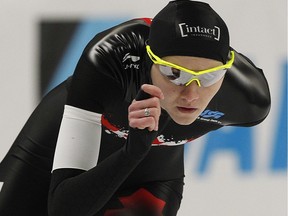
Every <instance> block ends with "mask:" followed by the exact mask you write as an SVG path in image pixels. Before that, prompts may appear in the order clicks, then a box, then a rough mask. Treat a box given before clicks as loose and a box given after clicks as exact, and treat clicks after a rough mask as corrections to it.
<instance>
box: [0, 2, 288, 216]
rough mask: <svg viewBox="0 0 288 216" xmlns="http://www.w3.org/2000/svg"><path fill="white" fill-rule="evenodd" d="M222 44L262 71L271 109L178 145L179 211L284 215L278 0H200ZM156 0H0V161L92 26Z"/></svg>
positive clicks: (151, 10)
mask: <svg viewBox="0 0 288 216" xmlns="http://www.w3.org/2000/svg"><path fill="white" fill-rule="evenodd" d="M206 2H207V3H209V4H210V5H211V6H212V7H213V8H214V9H215V10H216V11H217V12H218V13H219V14H220V16H221V17H222V18H223V19H224V20H225V21H226V23H227V25H228V28H229V29H230V35H231V45H232V47H233V48H234V49H236V50H237V51H238V52H241V53H243V54H245V55H246V56H248V57H249V58H250V59H251V60H253V62H254V63H255V64H256V65H257V66H258V67H260V68H262V69H263V71H264V73H265V75H266V77H267V80H268V83H269V85H270V90H271V96H272V107H271V112H270V114H269V116H268V117H267V119H266V120H265V121H264V122H263V123H262V124H260V125H258V126H256V127H253V128H238V127H235V128H232V127H231V128H229V127H228V128H224V129H221V130H219V131H216V132H213V133H210V134H208V135H206V136H204V137H202V138H200V139H198V140H195V141H193V142H191V143H189V144H187V145H186V146H185V147H186V152H185V164H186V180H185V183H186V184H185V192H184V199H183V201H182V206H181V209H180V211H179V214H178V215H179V216H188V215H201V216H211V215H221V216H231V215H233V216H243V215H245V216H255V215H261V216H286V215H287V1H286V0H275V1H268V0H267V1H263V0H242V1H236V0H230V1H228V0H207V1H206ZM167 3H168V1H164V0H138V1H128V0H122V1H118V0H105V1H104V0H103V1H102V0H97V1H95V0H94V1H92V0H82V1H79V0H57V1H56V0H49V1H48V0H26V1H19V0H18V1H17V0H0V75H1V76H0V100H1V105H0V110H1V115H0V136H1V144H0V160H2V158H3V157H4V155H5V154H6V152H7V151H8V149H9V148H10V146H11V145H12V143H13V141H14V139H15V138H16V136H17V134H18V132H19V131H20V130H21V128H22V126H23V125H24V123H25V121H26V120H27V118H28V117H29V116H30V114H31V112H32V111H33V110H34V108H35V107H36V105H37V104H38V102H39V101H40V99H41V97H43V95H45V93H47V91H49V89H51V88H53V87H54V86H55V85H57V84H58V83H60V82H61V81H62V80H64V79H65V78H66V77H67V76H69V75H71V74H72V73H73V69H74V67H75V65H76V63H77V59H78V58H79V56H80V54H81V51H82V49H83V48H84V46H85V45H86V43H87V42H88V41H89V40H90V39H91V38H92V37H93V36H94V35H95V34H96V33H97V32H100V31H102V30H104V29H106V28H109V27H111V26H113V25H115V24H118V23H120V22H122V21H125V20H128V19H131V18H137V17H154V15H155V14H156V13H157V12H158V11H159V10H160V9H162V8H163V7H164V6H165V5H166V4H167Z"/></svg>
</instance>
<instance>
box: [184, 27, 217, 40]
mask: <svg viewBox="0 0 288 216" xmlns="http://www.w3.org/2000/svg"><path fill="white" fill-rule="evenodd" d="M179 28H180V32H181V36H182V37H188V36H189V35H191V36H198V37H208V38H213V39H215V40H217V41H219V40H220V28H219V27H218V26H214V28H206V27H201V26H189V25H187V24H186V23H180V24H179Z"/></svg>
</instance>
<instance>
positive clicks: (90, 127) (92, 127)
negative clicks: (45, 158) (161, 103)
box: [53, 105, 101, 170]
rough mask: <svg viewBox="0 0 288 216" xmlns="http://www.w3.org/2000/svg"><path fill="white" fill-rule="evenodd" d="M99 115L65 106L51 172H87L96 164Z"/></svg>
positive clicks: (99, 130)
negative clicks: (65, 169) (63, 170)
mask: <svg viewBox="0 0 288 216" xmlns="http://www.w3.org/2000/svg"><path fill="white" fill-rule="evenodd" d="M100 141H101V114H98V113H94V112H90V111H86V110H83V109H79V108H76V107H72V106H69V105H65V109H64V114H63V118H62V123H61V126H60V131H59V135H58V141H57V145H56V150H55V156H54V163H53V170H55V169H60V168H76V169H83V170H89V169H91V168H92V167H94V166H95V165H96V164H97V161H98V156H99V150H100Z"/></svg>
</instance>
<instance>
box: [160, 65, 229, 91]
mask: <svg viewBox="0 0 288 216" xmlns="http://www.w3.org/2000/svg"><path fill="white" fill-rule="evenodd" d="M159 70H160V73H161V74H162V75H163V76H165V77H166V78H167V79H169V80H170V81H171V82H172V83H174V84H176V85H185V84H186V83H188V82H189V81H191V80H192V79H195V80H199V81H200V83H201V85H202V86H203V87H208V86H211V85H213V84H215V83H216V82H218V81H219V80H220V79H221V78H222V77H223V76H224V74H225V72H226V69H224V70H218V71H214V72H210V73H205V74H201V75H199V76H194V75H193V74H190V73H188V72H185V71H182V70H179V69H176V68H173V67H169V66H165V65H159Z"/></svg>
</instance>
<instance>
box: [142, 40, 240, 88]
mask: <svg viewBox="0 0 288 216" xmlns="http://www.w3.org/2000/svg"><path fill="white" fill-rule="evenodd" d="M146 51H147V53H148V56H149V58H150V59H151V60H152V61H153V62H154V63H155V64H157V65H159V70H160V73H161V74H162V75H163V76H165V77H167V78H168V79H169V80H170V81H171V82H172V83H174V84H176V85H185V86H188V85H189V84H190V83H191V82H193V81H196V82H197V84H198V86H203V87H208V86H211V85H213V84H215V83H216V82H218V81H219V80H220V79H221V78H222V77H223V76H224V75H225V73H226V70H227V69H228V68H231V67H232V65H233V62H234V56H235V55H234V51H232V50H231V51H230V56H229V57H230V59H229V61H228V62H227V63H226V64H225V65H220V66H217V67H214V68H209V69H206V70H202V71H193V70H190V69H187V68H185V67H182V66H179V65H176V64H173V63H171V62H168V61H165V60H163V59H161V58H159V57H158V56H157V55H155V54H154V53H153V52H152V50H151V48H150V46H149V45H146Z"/></svg>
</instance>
